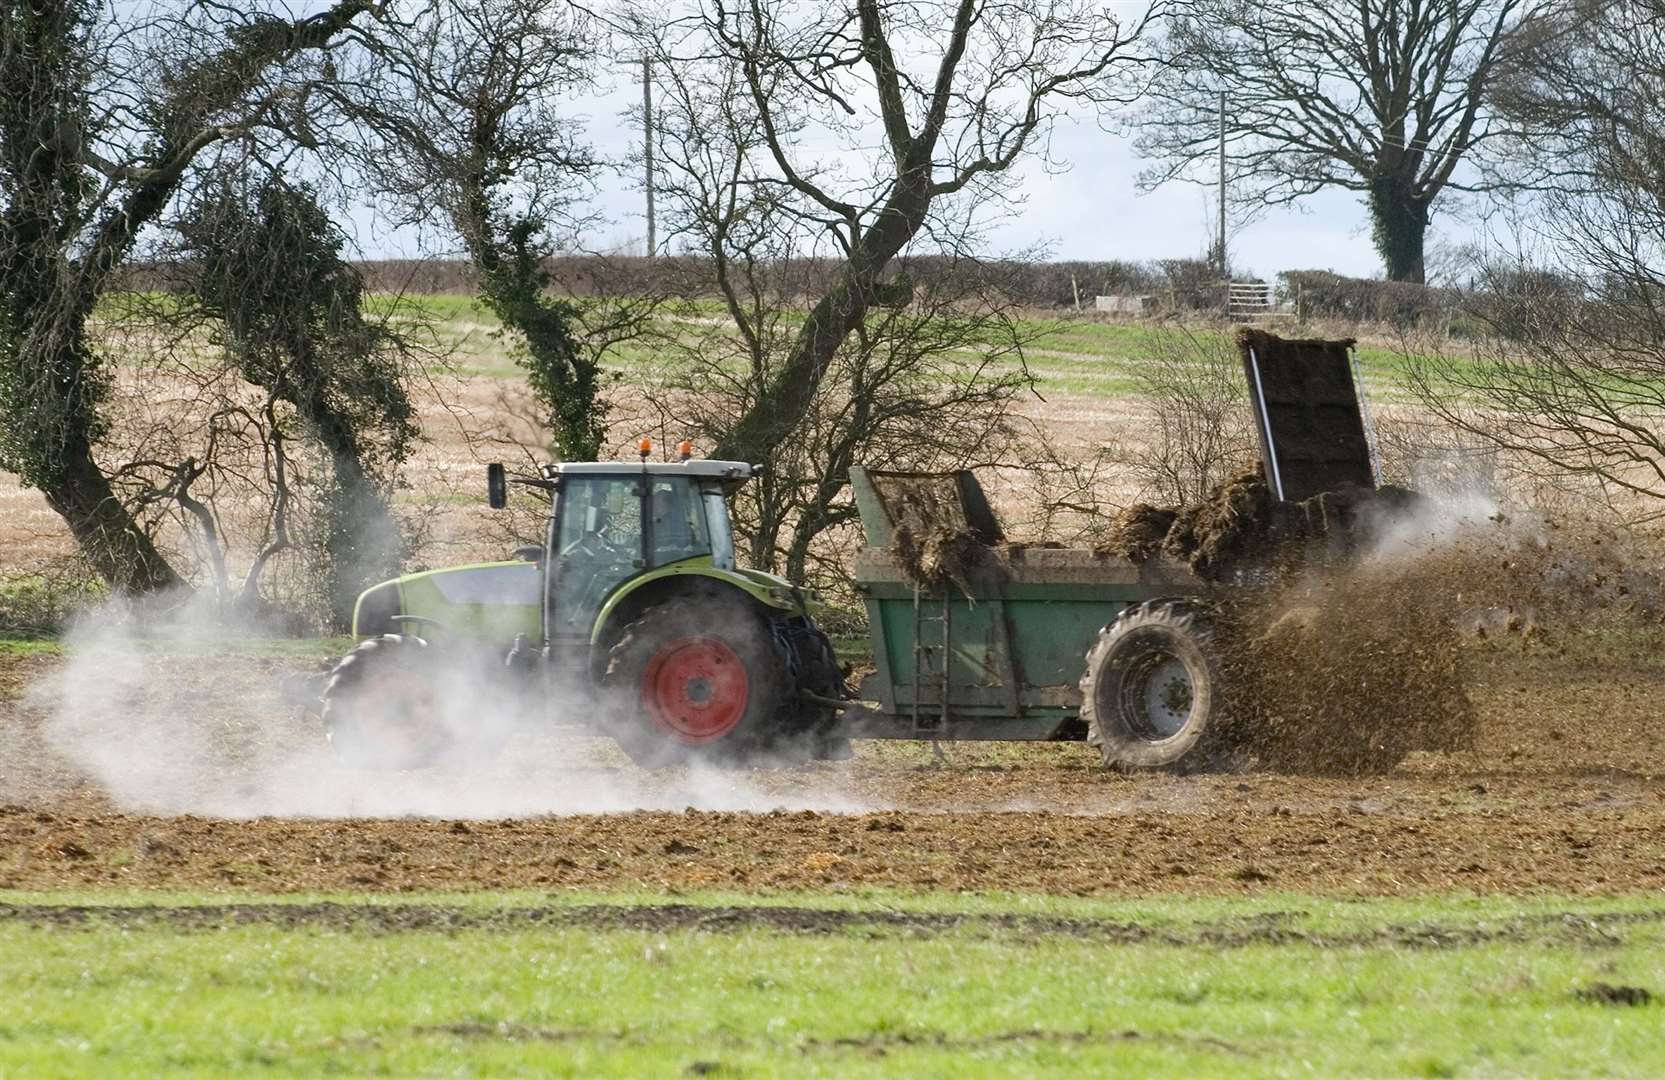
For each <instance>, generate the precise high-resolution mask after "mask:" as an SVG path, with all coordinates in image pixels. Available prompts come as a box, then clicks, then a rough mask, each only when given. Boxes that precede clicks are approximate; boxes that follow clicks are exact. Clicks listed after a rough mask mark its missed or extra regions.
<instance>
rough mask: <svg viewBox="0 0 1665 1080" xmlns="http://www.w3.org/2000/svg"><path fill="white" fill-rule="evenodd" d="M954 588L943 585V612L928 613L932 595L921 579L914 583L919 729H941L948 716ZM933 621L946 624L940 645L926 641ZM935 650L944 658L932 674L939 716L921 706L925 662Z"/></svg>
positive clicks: (915, 699)
mask: <svg viewBox="0 0 1665 1080" xmlns="http://www.w3.org/2000/svg"><path fill="white" fill-rule="evenodd" d="M951 598H952V596H951V590H950V589H949V587H948V586H946V585H944V586H943V589H942V609H941V614H939V615H928V614H926V606H925V601H926V600H927V599H928V598H927V597H926V596H925V594H924V590H923V589H922V588H921V587H920V585H919V582H917V581H916V582H914V585H913V729H914V730H915V731H941V730H942V729H943V728H944V727H945V726H946V722H947V719H948V679H949V671H950V668H951V666H952V665H951V663H950V660H949V645H950V643H951V641H952V634H953V617H952V615H951V614H950V612H951V611H952V608H951V605H950V600H951ZM931 623H940V624H942V646H941V648H940V649H938V648H932V647H931V646H929V645H927V644H925V627H926V626H927V625H929V624H931ZM932 653H935V654H937V655H936V659H937V660H938V661H940V670H938V669H937V668H933V669H932V670H931V677H932V678H933V679H934V680H935V681H936V683H937V687H938V693H937V712H936V715H935V716H930V715H927V714H925V713H924V712H922V711H921V710H920V697H921V696H922V695H923V693H924V689H925V674H926V672H925V666H926V664H927V662H928V661H929V660H930V658H931V654H932Z"/></svg>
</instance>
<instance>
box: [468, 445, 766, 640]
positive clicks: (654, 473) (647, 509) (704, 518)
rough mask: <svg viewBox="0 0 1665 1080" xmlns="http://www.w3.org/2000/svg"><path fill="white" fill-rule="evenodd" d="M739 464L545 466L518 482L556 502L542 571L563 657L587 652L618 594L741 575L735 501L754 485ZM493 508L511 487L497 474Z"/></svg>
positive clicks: (550, 626) (493, 474)
mask: <svg viewBox="0 0 1665 1080" xmlns="http://www.w3.org/2000/svg"><path fill="white" fill-rule="evenodd" d="M753 471H754V470H753V467H752V466H751V465H749V464H746V463H744V462H737V461H693V460H685V461H680V462H664V463H649V462H643V463H641V464H632V463H627V462H607V461H594V462H576V463H572V464H564V465H548V466H545V467H544V468H543V470H542V474H541V475H540V476H539V477H537V478H535V479H534V478H522V479H519V480H518V482H519V483H523V484H527V485H528V486H532V487H539V488H543V489H545V490H547V491H549V492H550V495H551V513H550V518H549V526H548V532H547V534H546V538H545V542H544V546H543V548H542V549H535V548H534V549H529V550H530V551H532V552H537V553H538V554H539V558H538V560H537V561H538V562H539V563H540V565H541V566H542V568H543V583H544V588H543V626H544V636H545V640H546V643H547V644H548V645H550V646H551V647H552V648H554V649H555V650H556V651H558V652H561V651H567V650H568V649H569V648H571V647H578V648H587V647H588V645H589V644H590V642H591V640H592V637H593V634H594V630H595V627H596V625H597V620H598V619H599V617H600V616H601V615H602V613H603V611H604V609H605V608H606V607H607V606H608V601H609V600H610V599H611V598H612V597H614V595H615V594H616V593H617V592H618V590H619V589H620V587H621V586H623V585H625V584H626V583H627V582H630V581H632V580H633V579H636V578H639V577H642V576H643V575H654V576H659V575H660V574H661V573H663V574H672V575H677V574H680V575H687V574H697V573H709V572H711V571H717V572H727V573H730V574H732V573H734V572H735V559H734V535H733V533H732V532H731V531H730V528H729V516H728V496H729V494H730V493H731V492H733V491H734V490H736V489H737V488H738V487H739V486H740V485H742V484H744V483H745V482H746V481H747V480H749V479H751V477H752V475H753ZM489 479H490V483H489V488H490V493H491V504H492V505H493V506H494V507H496V506H501V505H502V504H503V500H504V497H505V495H506V488H505V484H506V483H507V482H508V478H507V477H504V476H502V475H501V474H500V473H499V472H498V467H497V466H493V467H492V468H491V470H490V473H489Z"/></svg>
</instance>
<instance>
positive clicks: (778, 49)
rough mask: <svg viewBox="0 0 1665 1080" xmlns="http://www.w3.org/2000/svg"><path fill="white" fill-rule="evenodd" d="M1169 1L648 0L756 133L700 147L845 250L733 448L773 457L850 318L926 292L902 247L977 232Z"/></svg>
mask: <svg viewBox="0 0 1665 1080" xmlns="http://www.w3.org/2000/svg"><path fill="white" fill-rule="evenodd" d="M1165 6H1166V5H1165V2H1158V3H1156V4H1153V5H1150V6H1149V7H1148V8H1147V9H1146V12H1145V13H1144V14H1142V15H1139V16H1137V17H1135V18H1133V19H1131V20H1124V19H1123V18H1121V17H1119V16H1117V15H1116V14H1114V13H1112V12H1111V11H1110V10H1109V9H1108V8H1107V7H1101V6H1099V5H1096V4H1094V3H1091V2H1089V0H1041V2H1039V3H1023V4H1020V3H1011V2H1004V0H1003V2H997V3H978V2H976V0H956V2H952V3H937V2H930V0H840V2H835V3H831V4H827V5H821V6H814V5H811V6H803V5H792V4H787V3H784V2H781V0H755V2H753V3H751V4H741V5H729V4H727V3H724V2H722V0H715V2H711V3H704V4H702V5H701V6H700V7H699V8H698V10H697V11H696V12H695V13H693V14H691V15H689V16H687V17H684V18H679V19H673V20H671V21H670V22H669V23H668V24H666V23H665V22H664V19H663V14H662V12H659V11H646V10H641V9H638V12H637V16H636V17H637V25H639V26H641V27H644V28H645V29H644V30H643V31H642V33H640V34H639V35H638V47H639V48H640V49H641V50H642V51H643V52H644V53H646V54H648V55H650V56H652V57H654V58H655V59H656V61H657V63H656V65H655V67H656V70H657V71H660V72H664V73H666V77H667V78H669V79H671V80H673V82H674V83H675V84H676V85H679V86H680V87H682V88H683V89H681V90H678V91H675V92H676V93H678V94H680V95H681V96H682V97H684V98H693V99H697V104H696V109H695V111H696V112H698V113H701V114H704V115H709V116H712V117H714V118H717V119H719V120H720V122H721V124H722V125H723V126H722V127H721V128H720V129H718V131H719V134H717V135H716V136H715V138H716V139H719V140H722V139H727V138H729V134H728V133H735V132H737V133H740V134H741V135H742V136H743V137H742V138H741V139H740V141H739V143H738V144H737V145H738V153H735V154H728V153H726V152H718V148H716V147H712V148H711V153H710V154H709V155H708V157H709V160H705V161H700V160H699V156H698V155H699V154H700V153H703V152H705V150H706V147H704V146H703V145H701V144H700V143H699V142H698V141H697V140H696V141H695V142H694V143H693V144H692V146H691V151H692V152H691V153H690V154H689V155H688V156H689V160H688V162H685V163H684V164H692V163H695V162H698V163H699V168H700V169H701V170H702V171H703V172H704V173H705V174H706V175H707V177H708V181H707V182H708V183H709V184H711V185H712V186H713V187H714V188H721V189H723V190H726V191H728V192H729V193H730V196H729V197H730V199H731V200H732V202H733V208H734V210H735V211H737V212H738V215H739V216H740V217H742V218H743V216H744V210H745V208H746V207H747V206H750V205H753V204H757V203H767V204H770V205H773V206H775V207H778V208H779V210H780V215H777V219H776V220H777V222H778V223H779V226H778V227H785V224H786V222H787V220H788V219H789V220H790V222H791V227H792V229H793V231H794V234H795V239H794V241H793V243H794V246H795V250H796V253H797V254H800V255H820V256H825V257H827V258H828V259H829V262H828V264H827V268H826V271H825V273H824V275H822V277H821V278H820V279H819V280H817V281H815V282H813V283H809V284H808V286H807V287H806V291H805V294H804V297H803V303H804V304H805V305H806V306H807V311H806V312H805V314H804V316H803V317H802V319H801V321H799V320H794V323H795V325H794V326H793V328H792V333H791V342H790V345H789V346H788V347H787V348H786V350H785V351H784V353H782V354H781V355H780V358H779V360H778V362H777V363H774V364H772V365H771V366H770V367H769V368H768V369H767V370H766V371H761V372H756V373H754V375H753V376H752V377H755V378H756V380H757V381H756V382H755V384H754V385H752V386H751V387H749V388H748V393H747V395H746V398H745V402H744V404H745V411H744V413H743V414H742V415H740V416H739V418H738V419H737V420H736V421H735V422H734V423H733V424H732V425H729V426H728V427H727V429H726V431H725V432H724V434H723V436H722V438H721V439H720V440H719V442H718V444H717V446H716V448H715V453H717V454H718V455H721V456H724V457H731V458H744V459H750V460H757V461H765V460H772V459H773V458H774V457H775V456H776V455H777V450H778V447H780V446H781V445H782V443H783V442H784V441H785V440H786V439H788V438H790V437H792V434H793V433H794V432H796V431H797V430H799V427H800V425H801V424H802V423H803V421H804V420H805V418H806V417H808V416H809V415H810V414H811V413H812V412H813V411H814V409H815V408H816V403H817V402H818V401H819V400H821V393H822V387H823V383H824V382H825V381H826V380H827V379H828V377H829V374H830V373H832V372H833V371H834V370H835V359H836V358H837V357H838V355H839V352H840V349H841V348H842V347H843V346H844V343H845V342H846V340H847V339H848V338H849V337H850V336H851V334H853V333H855V332H856V331H857V330H858V328H860V327H862V326H863V325H864V323H865V321H866V320H867V319H868V317H869V314H870V313H871V312H873V311H875V310H900V309H903V308H906V307H907V305H908V304H909V303H910V302H911V301H912V298H913V287H912V283H911V282H910V281H909V280H908V278H907V276H906V275H905V274H898V275H894V276H892V275H891V274H890V270H891V266H892V262H893V260H894V259H895V258H896V257H897V256H898V255H899V254H901V253H902V252H904V251H905V250H907V249H908V248H909V247H910V245H913V244H914V243H915V241H916V240H918V239H923V240H924V241H926V242H927V243H928V244H929V245H931V246H933V248H935V249H939V250H949V251H953V250H955V249H956V248H957V247H960V246H961V245H965V244H967V243H968V242H970V241H974V240H975V239H976V237H977V227H976V226H977V223H978V222H979V221H980V220H981V215H980V213H979V211H986V209H987V208H988V206H989V205H990V203H991V201H995V200H998V199H999V197H1000V196H1001V195H1002V193H1003V192H1004V190H1005V186H1006V184H1007V183H1008V182H1009V173H1010V170H1011V169H1012V167H1013V166H1014V165H1016V164H1017V163H1018V162H1020V161H1022V160H1024V159H1025V158H1026V157H1031V156H1034V155H1036V154H1038V153H1040V152H1041V151H1040V150H1039V147H1040V146H1041V145H1042V144H1044V141H1045V138H1046V135H1047V132H1048V130H1049V127H1050V123H1051V121H1052V118H1053V117H1054V115H1055V113H1056V111H1057V110H1058V109H1060V108H1063V107H1065V106H1066V105H1068V106H1073V107H1077V108H1079V107H1082V106H1084V105H1085V106H1092V107H1099V106H1104V105H1107V104H1109V103H1110V102H1112V101H1116V100H1122V99H1123V95H1122V94H1121V93H1119V91H1123V90H1125V89H1126V87H1125V86H1124V85H1122V84H1121V83H1120V82H1119V81H1118V80H1120V79H1121V78H1122V77H1124V76H1126V75H1128V74H1130V73H1132V72H1134V71H1136V70H1137V69H1138V68H1139V67H1140V66H1141V58H1140V57H1139V56H1138V55H1137V54H1136V53H1135V52H1134V45H1135V43H1136V42H1137V41H1138V39H1139V36H1140V34H1141V33H1142V32H1143V30H1144V28H1145V26H1146V24H1147V22H1148V20H1149V19H1151V18H1153V17H1155V16H1156V14H1158V13H1159V12H1160V11H1161V10H1162V9H1163V8H1164V7H1165ZM661 160H664V158H663V157H662V156H661ZM713 170H715V171H713ZM719 243H722V244H724V245H728V244H729V243H730V241H729V239H728V238H726V237H719ZM961 253H962V254H963V253H966V252H964V251H963V249H962V251H961ZM740 257H741V258H742V259H743V258H744V257H745V256H744V255H742V256H740ZM728 308H729V316H730V318H735V315H736V312H735V308H734V306H733V305H732V304H729V305H728ZM743 323H744V319H743V318H735V325H736V327H737V328H738V329H739V332H740V333H741V334H742V335H745V334H746V333H748V331H747V330H746V329H745V327H744V325H743Z"/></svg>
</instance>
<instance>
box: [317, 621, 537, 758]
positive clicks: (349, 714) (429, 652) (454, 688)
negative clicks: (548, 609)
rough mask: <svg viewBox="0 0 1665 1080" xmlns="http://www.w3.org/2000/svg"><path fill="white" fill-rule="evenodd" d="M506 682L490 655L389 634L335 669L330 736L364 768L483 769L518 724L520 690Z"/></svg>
mask: <svg viewBox="0 0 1665 1080" xmlns="http://www.w3.org/2000/svg"><path fill="white" fill-rule="evenodd" d="M503 682H504V680H503V678H502V675H501V671H500V670H499V669H497V668H495V667H493V666H491V665H490V664H489V663H488V661H487V659H486V658H484V657H479V656H474V657H468V658H464V657H461V656H458V655H455V654H453V653H452V652H451V651H450V650H445V649H440V648H436V647H434V646H431V645H429V644H428V643H427V642H426V641H424V640H422V639H421V638H419V637H414V636H410V635H401V634H383V635H381V636H380V637H374V638H370V639H368V640H366V641H363V642H360V643H359V645H358V647H357V648H355V649H354V650H353V651H352V652H350V653H348V654H347V655H346V656H344V657H342V658H341V661H340V662H339V663H337V664H336V665H335V669H334V670H333V671H331V672H330V676H329V682H328V683H327V684H326V685H325V688H324V709H323V718H324V731H325V735H326V737H327V738H328V739H329V743H330V747H331V749H333V750H334V751H335V754H336V756H337V757H338V758H340V759H341V760H342V761H343V762H345V763H346V764H348V765H352V766H354V767H355V768H360V769H387V770H402V769H420V768H424V767H426V766H430V765H438V764H446V765H453V766H458V765H476V764H479V763H481V762H483V761H489V760H490V759H491V758H493V757H495V756H496V755H497V752H498V750H499V749H501V747H502V745H503V743H504V742H505V741H506V740H507V737H508V734H509V731H510V728H511V727H512V724H513V717H514V713H513V700H512V698H511V697H510V693H511V689H512V688H511V689H505V688H504V687H503V685H502V684H503ZM492 695H496V700H495V701H494V702H493V703H492V704H489V705H482V702H483V701H486V700H488V699H489V698H490V697H491V696H492Z"/></svg>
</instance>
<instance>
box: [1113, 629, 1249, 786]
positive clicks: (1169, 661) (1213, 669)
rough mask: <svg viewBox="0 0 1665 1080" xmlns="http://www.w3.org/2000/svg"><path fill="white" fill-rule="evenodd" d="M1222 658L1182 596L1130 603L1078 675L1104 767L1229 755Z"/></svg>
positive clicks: (1199, 762)
mask: <svg viewBox="0 0 1665 1080" xmlns="http://www.w3.org/2000/svg"><path fill="white" fill-rule="evenodd" d="M1223 706H1224V700H1223V688H1222V675H1221V664H1220V658H1219V655H1218V652H1217V650H1216V649H1215V645H1214V638H1213V635H1212V633H1211V632H1210V629H1209V625H1208V622H1207V620H1206V618H1205V616H1204V614H1203V612H1202V611H1201V610H1200V609H1199V608H1198V607H1197V606H1196V605H1195V604H1194V603H1191V602H1188V601H1185V600H1152V601H1148V602H1146V603H1143V604H1137V605H1134V606H1133V607H1129V608H1127V609H1126V610H1124V611H1123V612H1122V613H1121V614H1120V615H1118V616H1117V617H1116V619H1115V621H1114V622H1112V623H1111V624H1110V625H1109V626H1107V627H1105V628H1104V629H1103V630H1102V631H1100V632H1099V636H1098V641H1097V642H1096V643H1094V645H1093V647H1092V649H1091V650H1089V651H1088V653H1087V670H1086V672H1085V674H1083V675H1082V677H1081V718H1082V719H1083V720H1085V721H1086V722H1087V741H1088V742H1089V743H1090V744H1092V745H1094V746H1097V747H1098V748H1099V752H1100V753H1101V754H1102V755H1103V757H1104V763H1105V765H1107V766H1111V767H1115V768H1130V769H1149V768H1158V767H1161V766H1175V765H1181V766H1185V765H1196V766H1203V767H1207V766H1211V765H1216V764H1218V763H1219V761H1220V759H1221V758H1223V757H1224V751H1225V749H1226V746H1225V741H1226V740H1225V736H1226V723H1225V716H1224V711H1225V710H1224V707H1223Z"/></svg>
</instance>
